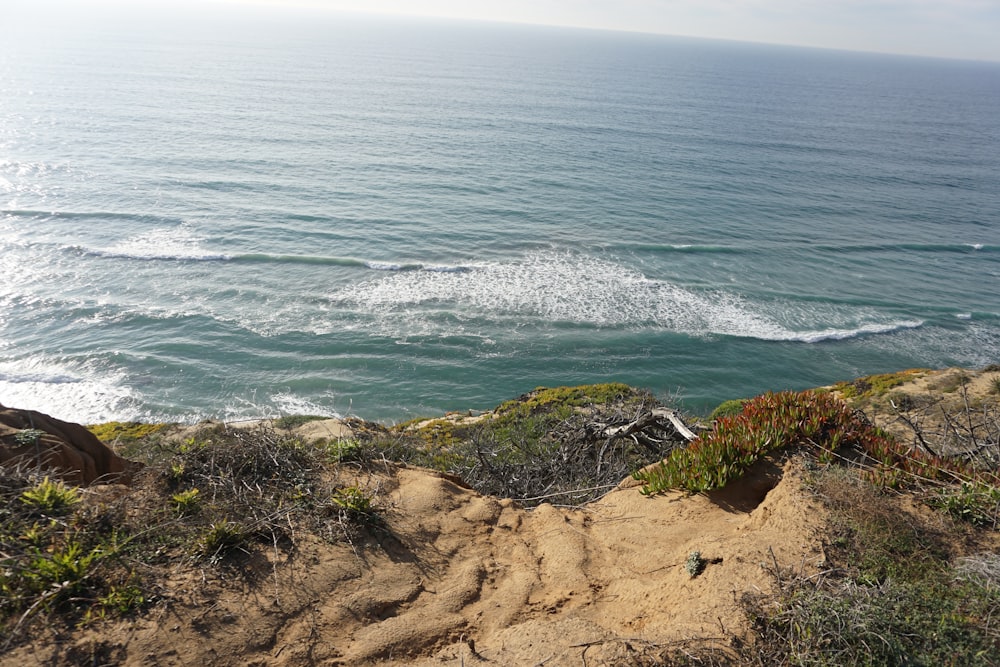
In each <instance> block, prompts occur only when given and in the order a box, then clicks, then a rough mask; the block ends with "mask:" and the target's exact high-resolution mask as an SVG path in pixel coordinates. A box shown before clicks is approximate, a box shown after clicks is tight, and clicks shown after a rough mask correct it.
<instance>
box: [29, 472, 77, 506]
mask: <svg viewBox="0 0 1000 667" xmlns="http://www.w3.org/2000/svg"><path fill="white" fill-rule="evenodd" d="M21 502H22V503H24V504H25V505H27V506H28V507H30V508H32V509H33V510H35V511H37V512H41V513H43V514H56V515H58V514H65V513H66V512H67V511H69V509H70V508H72V507H73V506H74V505H76V504H77V503H78V502H80V494H79V492H78V491H77V490H76V489H75V488H74V487H70V486H66V485H65V484H63V483H62V482H60V481H58V480H57V481H55V482H53V481H51V480H50V479H49V478H48V477H46V478H45V479H43V480H42V481H40V482H38V484H36V485H34V486H33V487H31V488H30V489H26V490H25V491H24V492H23V493H22V494H21Z"/></svg>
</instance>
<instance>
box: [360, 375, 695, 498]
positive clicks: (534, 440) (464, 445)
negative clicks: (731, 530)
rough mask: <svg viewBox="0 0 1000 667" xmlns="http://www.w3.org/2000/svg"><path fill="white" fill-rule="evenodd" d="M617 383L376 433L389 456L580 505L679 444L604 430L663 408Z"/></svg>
mask: <svg viewBox="0 0 1000 667" xmlns="http://www.w3.org/2000/svg"><path fill="white" fill-rule="evenodd" d="M660 405H661V403H660V402H659V401H657V400H656V399H655V398H654V397H653V395H652V394H650V393H649V392H647V391H642V390H639V389H635V388H632V387H629V386H628V385H624V384H620V383H610V384H598V385H584V386H580V387H556V388H544V387H539V388H538V389H535V390H534V391H532V392H530V393H528V394H525V395H523V396H521V397H520V398H518V399H515V400H512V401H507V402H505V403H502V404H501V405H500V406H498V407H497V408H496V410H494V411H493V412H492V413H489V414H487V415H484V416H482V417H480V418H472V417H470V416H465V417H462V416H457V417H455V418H445V419H433V420H414V421H411V422H408V423H406V424H402V425H400V426H398V427H396V428H395V429H393V430H392V431H391V432H387V433H385V434H382V436H381V437H379V438H376V439H375V440H374V443H375V446H376V448H385V449H386V451H387V452H388V453H387V454H386V456H388V457H400V456H402V457H403V458H405V459H406V460H408V461H410V462H413V463H417V464H419V465H423V466H427V467H430V468H434V469H437V470H441V471H444V472H448V473H451V474H454V475H457V476H459V477H461V478H462V479H463V480H464V481H465V482H466V483H468V484H469V485H470V486H472V488H474V489H476V490H477V491H479V492H481V493H485V494H490V495H495V496H501V497H505V498H513V499H515V500H518V501H520V502H522V503H523V504H525V505H526V506H533V505H537V504H539V503H541V502H550V503H556V504H565V505H580V504H583V503H585V502H588V501H590V500H593V499H594V498H597V497H599V496H601V495H603V494H604V493H607V492H608V491H609V490H610V489H612V488H614V487H615V486H617V485H618V483H619V482H620V481H621V480H622V478H624V477H627V476H628V475H629V474H631V473H632V472H634V471H636V470H637V469H639V468H640V467H641V466H643V465H644V464H646V463H648V462H649V461H655V460H657V459H658V458H660V457H662V456H664V455H665V454H666V453H668V452H669V451H671V450H673V449H674V448H675V447H678V446H680V445H681V444H682V443H683V439H682V438H680V437H679V436H678V435H677V433H676V432H675V431H673V430H672V429H669V428H665V427H662V426H659V425H655V424H654V425H651V426H650V427H649V428H645V429H642V430H635V431H631V432H628V431H627V430H622V431H621V432H620V433H618V434H616V435H613V436H611V435H608V434H609V432H613V431H614V429H615V428H616V427H618V426H621V425H626V424H630V423H634V421H635V420H636V418H637V416H638V415H643V414H647V413H648V412H649V411H650V410H651V409H652V408H654V407H658V406H660Z"/></svg>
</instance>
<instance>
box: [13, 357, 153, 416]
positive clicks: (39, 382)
mask: <svg viewBox="0 0 1000 667" xmlns="http://www.w3.org/2000/svg"><path fill="white" fill-rule="evenodd" d="M0 403H2V404H3V405H6V406H8V407H16V408H30V409H32V410H38V411H39V412H44V413H46V414H49V415H51V416H53V417H56V418H57V419H63V420H67V421H74V422H81V423H84V424H91V423H97V422H103V421H110V420H134V419H139V418H141V417H142V416H143V415H142V413H141V411H140V410H139V408H138V406H139V404H140V401H139V400H138V397H137V396H136V394H135V392H134V391H133V390H132V389H131V388H129V387H128V386H127V385H126V384H125V376H124V373H122V372H118V371H115V370H113V369H108V368H107V367H106V366H105V365H103V364H99V363H96V362H95V363H83V364H76V363H72V362H60V361H56V360H52V359H45V358H43V357H40V356H35V357H29V358H27V359H20V360H17V361H2V362H0Z"/></svg>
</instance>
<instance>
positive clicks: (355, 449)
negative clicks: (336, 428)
mask: <svg viewBox="0 0 1000 667" xmlns="http://www.w3.org/2000/svg"><path fill="white" fill-rule="evenodd" d="M326 451H327V452H328V453H329V455H330V458H331V459H332V460H333V461H334V462H336V463H346V462H348V461H357V460H358V459H360V458H361V454H362V451H363V448H362V446H361V443H360V442H358V441H357V440H356V439H354V438H344V439H341V440H334V441H332V442H330V443H329V444H328V445H327V446H326Z"/></svg>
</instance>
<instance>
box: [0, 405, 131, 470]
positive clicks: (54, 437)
mask: <svg viewBox="0 0 1000 667" xmlns="http://www.w3.org/2000/svg"><path fill="white" fill-rule="evenodd" d="M18 464H20V465H26V466H29V467H34V466H38V467H42V468H48V469H52V470H53V471H55V472H56V473H57V474H58V475H59V476H60V477H61V478H62V479H63V480H65V481H66V482H69V483H71V484H77V485H86V484H92V483H94V482H96V481H102V482H122V481H126V479H125V478H127V477H128V473H129V472H130V470H131V468H132V464H131V463H130V462H129V461H127V460H126V459H123V458H122V457H120V456H118V455H117V454H115V453H114V452H113V451H111V449H110V448H109V447H108V446H107V445H105V444H104V443H103V442H101V441H100V440H98V439H97V436H95V435H94V434H93V433H91V432H90V431H88V430H87V429H86V428H84V427H83V426H80V425H79V424H73V423H70V422H64V421H62V420H59V419H55V418H54V417H50V416H48V415H46V414H43V413H41V412H36V411H34V410H18V409H15V408H7V407H4V406H3V405H0V465H18Z"/></svg>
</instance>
